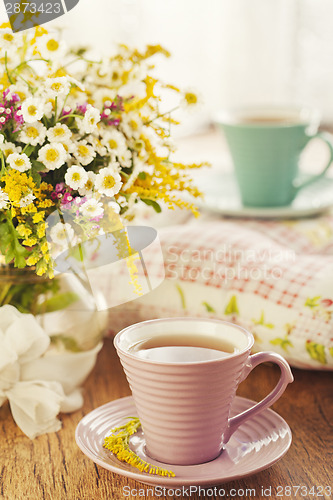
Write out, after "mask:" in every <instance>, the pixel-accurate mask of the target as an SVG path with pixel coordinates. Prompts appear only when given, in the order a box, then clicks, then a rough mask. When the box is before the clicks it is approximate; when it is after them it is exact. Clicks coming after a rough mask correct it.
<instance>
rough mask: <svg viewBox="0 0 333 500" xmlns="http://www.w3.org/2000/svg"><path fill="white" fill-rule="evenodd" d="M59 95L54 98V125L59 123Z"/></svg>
mask: <svg viewBox="0 0 333 500" xmlns="http://www.w3.org/2000/svg"><path fill="white" fill-rule="evenodd" d="M57 108H58V97H55V99H54V125H56V123H57V110H58V109H57Z"/></svg>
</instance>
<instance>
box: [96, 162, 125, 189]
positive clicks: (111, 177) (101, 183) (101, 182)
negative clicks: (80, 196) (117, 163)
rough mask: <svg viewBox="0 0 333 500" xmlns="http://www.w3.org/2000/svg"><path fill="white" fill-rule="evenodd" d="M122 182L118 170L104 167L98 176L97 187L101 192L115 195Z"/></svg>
mask: <svg viewBox="0 0 333 500" xmlns="http://www.w3.org/2000/svg"><path fill="white" fill-rule="evenodd" d="M121 185H122V182H121V177H120V175H119V173H118V171H117V170H116V169H115V168H113V167H112V166H111V167H110V166H109V167H105V168H102V169H101V170H100V171H99V173H98V174H97V176H96V182H95V188H96V189H97V191H98V192H99V193H101V194H105V195H106V196H114V195H115V194H117V193H118V192H119V190H120V188H121Z"/></svg>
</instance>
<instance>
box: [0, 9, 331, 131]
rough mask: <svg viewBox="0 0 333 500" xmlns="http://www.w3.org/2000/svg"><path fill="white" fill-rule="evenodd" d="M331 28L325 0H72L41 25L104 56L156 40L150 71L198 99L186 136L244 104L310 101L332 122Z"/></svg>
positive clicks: (187, 125)
mask: <svg viewBox="0 0 333 500" xmlns="http://www.w3.org/2000/svg"><path fill="white" fill-rule="evenodd" d="M1 8H2V10H1V12H0V14H1V19H3V18H5V17H6V16H5V13H4V7H3V4H1ZM332 26H333V2H332V0H206V1H205V2H204V1H203V0H168V1H166V0H80V3H79V4H78V6H76V7H75V8H74V9H73V10H72V11H71V12H69V13H68V14H66V15H65V16H63V17H62V18H59V19H58V20H56V21H54V22H52V23H49V24H47V25H46V27H47V28H51V27H61V28H63V29H64V36H65V38H66V39H67V41H68V42H69V43H71V44H75V45H78V44H84V45H89V46H91V47H94V48H95V49H96V50H98V51H100V52H101V53H103V54H105V55H106V54H107V53H108V52H110V51H112V50H113V49H114V44H115V43H116V42H124V43H126V44H128V45H133V46H138V47H143V46H144V45H145V44H146V43H160V44H162V45H164V46H165V47H166V48H167V49H168V50H170V52H171V53H172V58H170V59H167V60H163V59H160V60H158V68H157V74H158V76H160V77H161V78H163V80H165V81H169V82H170V83H171V82H172V83H174V84H176V85H179V86H182V87H185V88H187V87H191V88H194V89H197V90H198V91H199V93H200V94H201V96H202V99H203V102H204V105H203V106H202V107H201V108H200V111H198V112H197V113H195V114H193V115H191V117H190V118H189V119H187V120H186V121H185V125H184V127H183V131H185V132H187V133H188V132H193V131H196V130H198V129H200V128H202V127H204V126H206V125H207V124H208V123H209V122H210V121H211V120H212V117H213V115H214V113H215V112H216V111H217V110H219V109H220V108H223V107H232V106H238V105H250V104H264V103H269V104H278V103H295V104H307V105H316V106H318V107H319V108H320V109H321V111H322V113H323V117H324V120H325V121H327V122H333V98H331V94H332V92H333V30H332Z"/></svg>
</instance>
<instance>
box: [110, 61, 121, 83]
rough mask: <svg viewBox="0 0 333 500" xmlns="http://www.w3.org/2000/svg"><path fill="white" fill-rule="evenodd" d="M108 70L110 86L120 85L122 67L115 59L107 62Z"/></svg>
mask: <svg viewBox="0 0 333 500" xmlns="http://www.w3.org/2000/svg"><path fill="white" fill-rule="evenodd" d="M108 71H109V74H110V79H111V85H112V87H120V86H121V85H122V84H123V80H122V76H123V73H124V69H123V67H122V66H121V65H120V64H119V63H118V62H117V61H112V62H111V64H109V67H108Z"/></svg>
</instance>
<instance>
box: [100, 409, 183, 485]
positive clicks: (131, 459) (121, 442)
mask: <svg viewBox="0 0 333 500" xmlns="http://www.w3.org/2000/svg"><path fill="white" fill-rule="evenodd" d="M140 426H141V423H140V420H139V419H138V418H133V419H131V420H130V421H129V422H128V423H127V424H125V425H122V426H120V427H116V428H115V429H112V430H111V432H112V435H111V436H107V437H106V438H105V439H104V443H103V447H104V448H107V449H108V450H110V451H111V452H112V453H113V454H114V455H116V457H117V458H118V459H119V460H120V461H122V462H126V463H128V464H130V465H133V467H136V468H137V469H139V470H140V471H141V472H147V473H148V474H156V475H159V476H168V477H174V476H175V474H174V472H172V471H169V470H166V469H162V468H161V467H157V466H155V465H151V464H149V463H148V462H146V461H145V460H142V459H141V458H140V457H139V456H138V455H136V454H135V453H134V452H133V451H132V450H131V449H130V447H129V438H130V436H131V435H132V434H135V432H137V431H138V429H139V428H140Z"/></svg>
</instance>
